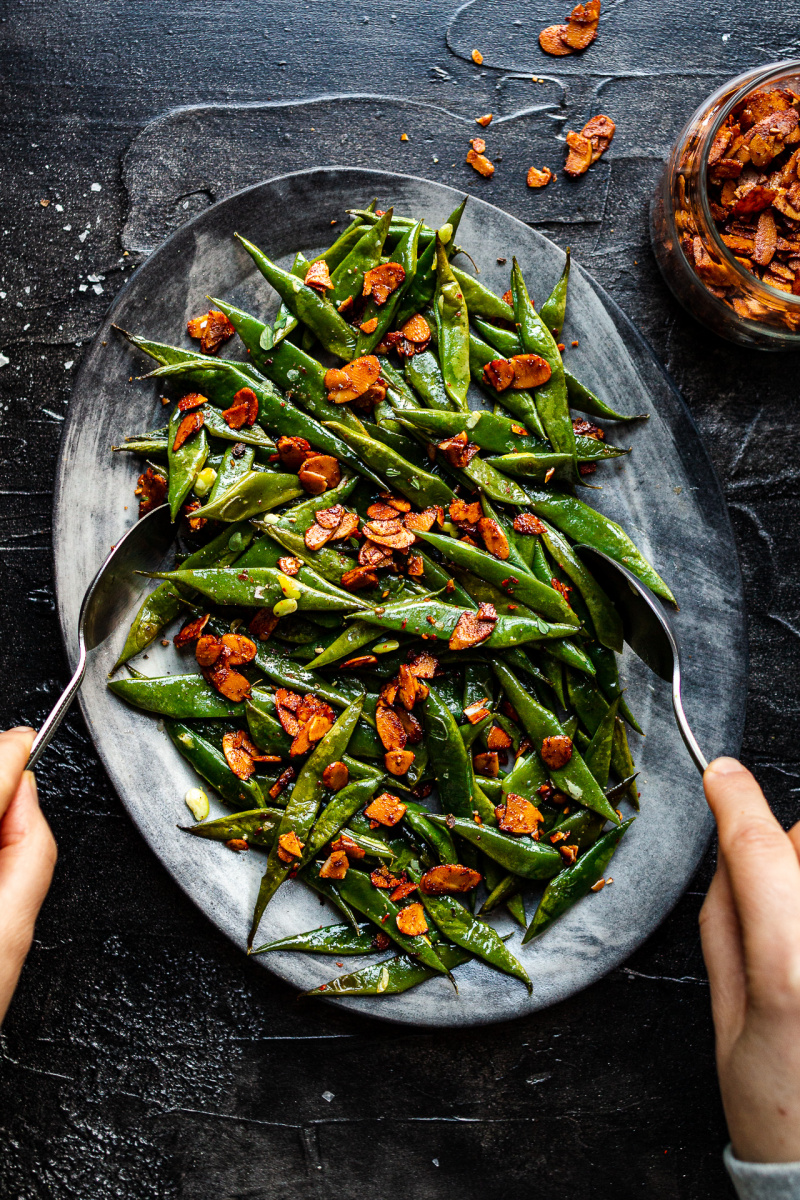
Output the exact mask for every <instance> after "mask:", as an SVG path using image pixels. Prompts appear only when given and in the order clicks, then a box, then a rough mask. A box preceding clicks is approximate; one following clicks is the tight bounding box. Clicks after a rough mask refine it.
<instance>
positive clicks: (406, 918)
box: [397, 903, 428, 937]
mask: <svg viewBox="0 0 800 1200" xmlns="http://www.w3.org/2000/svg"><path fill="white" fill-rule="evenodd" d="M397 928H398V929H399V930H400V932H401V933H404V934H405V936H406V937H419V936H420V935H421V934H423V933H427V932H428V922H427V921H426V920H425V909H424V908H423V907H422V905H421V904H419V903H416V904H409V905H408V906H407V907H406V908H401V909H400V912H399V913H398V914H397Z"/></svg>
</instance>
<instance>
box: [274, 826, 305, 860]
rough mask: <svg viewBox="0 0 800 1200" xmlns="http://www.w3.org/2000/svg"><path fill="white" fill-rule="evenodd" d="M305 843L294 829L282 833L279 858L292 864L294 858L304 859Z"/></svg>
mask: <svg viewBox="0 0 800 1200" xmlns="http://www.w3.org/2000/svg"><path fill="white" fill-rule="evenodd" d="M304 846H305V842H301V841H300V839H299V837H298V836H297V834H296V833H295V832H294V830H293V829H290V830H289V832H288V833H282V834H281V836H280V837H279V838H278V857H279V858H280V859H282V860H283V862H291V861H292V859H294V858H302V856H303V847H304Z"/></svg>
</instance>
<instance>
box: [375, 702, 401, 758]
mask: <svg viewBox="0 0 800 1200" xmlns="http://www.w3.org/2000/svg"><path fill="white" fill-rule="evenodd" d="M375 724H376V726H377V729H378V737H379V738H380V739H381V742H382V743H383V748H384V749H385V750H404V749H405V745H406V742H407V741H408V734H407V733H406V731H405V729H404V728H403V723H402V721H401V720H400V718H399V716H398V715H397V713H396V712H395V711H394V709H393V708H390V707H389V705H388V704H384V703H383V702H382V701H381V700H379V701H378V703H377V705H376V708H375Z"/></svg>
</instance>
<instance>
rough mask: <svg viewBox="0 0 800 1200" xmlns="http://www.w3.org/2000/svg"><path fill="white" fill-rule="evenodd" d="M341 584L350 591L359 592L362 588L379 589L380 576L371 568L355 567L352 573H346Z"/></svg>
mask: <svg viewBox="0 0 800 1200" xmlns="http://www.w3.org/2000/svg"><path fill="white" fill-rule="evenodd" d="M340 582H341V585H342V587H343V588H347V589H348V591H351V592H358V591H360V590H361V589H362V588H374V587H377V586H378V576H377V575H376V574H375V572H374V571H373V570H371V569H370V568H369V567H355V568H354V569H353V570H352V571H345V573H344V575H343V576H342V578H341V580H340Z"/></svg>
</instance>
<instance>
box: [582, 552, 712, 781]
mask: <svg viewBox="0 0 800 1200" xmlns="http://www.w3.org/2000/svg"><path fill="white" fill-rule="evenodd" d="M575 549H576V550H577V551H578V552H579V554H580V556H581V558H582V559H583V561H584V562H585V563H586V566H587V567H588V568H589V570H590V571H591V572H592V574H593V575H594V577H595V579H596V580H597V582H598V583H599V584H600V586H601V587H602V588H603V589H604V590H605V591H606V592H607V593H608V595H609V596H610V597H611V599H612V600H613V601H614V605H615V607H616V609H617V612H618V613H619V615H620V616H621V617H622V627H623V630H624V633H625V641H626V642H627V643H628V645H629V646H630V648H631V649H632V650H633V652H634V653H635V654H638V656H639V658H640V659H641V660H642V662H643V663H646V665H647V666H648V667H649V668H650V670H651V671H654V672H655V674H656V675H660V676H661V678H662V679H666V680H667V682H669V681H671V682H672V707H673V709H674V710H675V720H676V721H677V722H678V729H679V730H680V733H681V737H682V738H683V740H684V742H685V743H686V749H687V750H688V751H689V753H690V755H691V756H692V760H693V762H694V764H695V766H696V767H697V769H698V771H700V773H701V774H702V772H703V771H705V769H706V767H707V766H708V763H707V762H706V759H705V756H704V755H703V752H702V751H701V749H700V747H699V746H698V744H697V739H696V738H695V736H694V734H693V733H692V730H691V727H690V725H689V722H688V721H687V720H686V713H685V712H684V711H683V701H682V700H681V652H680V646H679V643H678V638H677V635H676V633H675V630H674V629H673V626H672V621H671V620H670V616H669V613H668V612H667V610H666V609H665V608H664V606H663V604H662V603H661V601H660V600H658V599H657V598H656V597H655V596H654V595H653V593H652V592H651V591H650V589H649V588H648V587H646V586H645V584H643V583H641V582H640V581H639V580H638V579H637V578H636V576H635V575H634V574H632V572H631V571H629V570H628V569H627V567H623V566H621V565H620V564H619V563H618V562H615V561H614V559H613V558H609V556H608V555H607V554H603V552H602V550H595V549H594V548H593V547H592V546H576V547H575Z"/></svg>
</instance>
